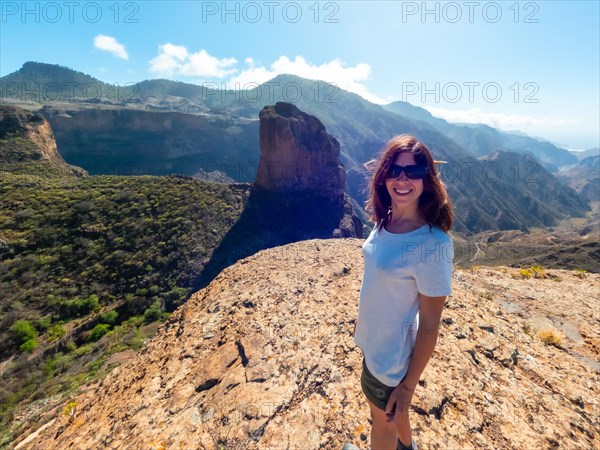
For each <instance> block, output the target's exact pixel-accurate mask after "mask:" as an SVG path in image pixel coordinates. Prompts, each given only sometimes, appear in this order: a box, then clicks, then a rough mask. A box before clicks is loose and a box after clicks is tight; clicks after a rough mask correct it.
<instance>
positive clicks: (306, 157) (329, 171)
mask: <svg viewBox="0 0 600 450" xmlns="http://www.w3.org/2000/svg"><path fill="white" fill-rule="evenodd" d="M259 117H260V163H259V166H258V173H257V175H256V181H255V184H256V185H257V186H260V187H262V188H264V189H266V190H268V191H293V190H300V191H311V190H312V191H316V192H318V193H320V194H321V195H323V196H324V197H328V198H332V199H337V198H339V197H340V196H342V195H343V193H344V192H345V191H346V176H345V172H344V166H343V165H342V163H341V162H340V144H339V142H338V141H337V139H335V138H334V137H333V136H331V135H330V134H328V133H327V130H325V126H324V125H323V124H322V123H321V122H320V121H319V119H317V118H316V117H313V116H311V115H309V114H306V113H304V112H302V111H300V110H299V109H298V108H297V107H296V106H295V105H293V104H291V103H284V102H279V103H277V104H275V105H271V106H265V107H264V108H263V110H262V111H261V112H260V115H259Z"/></svg>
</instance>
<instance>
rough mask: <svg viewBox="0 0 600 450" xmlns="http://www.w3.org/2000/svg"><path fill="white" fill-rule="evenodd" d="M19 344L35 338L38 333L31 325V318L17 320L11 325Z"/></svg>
mask: <svg viewBox="0 0 600 450" xmlns="http://www.w3.org/2000/svg"><path fill="white" fill-rule="evenodd" d="M10 331H12V332H13V334H14V335H15V337H16V338H17V341H18V342H19V344H24V343H25V342H27V341H30V340H35V338H36V337H37V335H38V332H37V330H36V329H35V328H34V327H33V325H31V323H30V322H29V320H17V321H16V322H15V323H13V324H12V326H11V327H10Z"/></svg>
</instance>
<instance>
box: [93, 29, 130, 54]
mask: <svg viewBox="0 0 600 450" xmlns="http://www.w3.org/2000/svg"><path fill="white" fill-rule="evenodd" d="M94 47H96V48H97V49H98V50H102V51H104V52H108V53H111V54H113V55H114V56H116V57H117V58H121V59H129V55H128V54H127V51H126V50H125V46H124V45H123V44H119V42H118V41H117V40H116V39H115V38H114V37H111V36H106V35H104V34H99V35H98V36H96V37H95V38H94Z"/></svg>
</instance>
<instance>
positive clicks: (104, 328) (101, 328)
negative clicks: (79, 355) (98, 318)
mask: <svg viewBox="0 0 600 450" xmlns="http://www.w3.org/2000/svg"><path fill="white" fill-rule="evenodd" d="M109 329H110V325H109V324H107V323H99V324H98V325H96V326H95V327H94V328H93V329H92V331H91V333H90V335H89V336H88V338H87V340H88V342H96V341H97V340H99V339H100V338H101V337H102V336H104V335H105V334H106V333H107V332H108V330H109Z"/></svg>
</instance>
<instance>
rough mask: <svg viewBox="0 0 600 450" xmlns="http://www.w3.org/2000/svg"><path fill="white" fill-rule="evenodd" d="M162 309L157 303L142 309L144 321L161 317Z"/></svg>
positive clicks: (151, 320) (148, 321) (153, 320)
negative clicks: (144, 309)
mask: <svg viewBox="0 0 600 450" xmlns="http://www.w3.org/2000/svg"><path fill="white" fill-rule="evenodd" d="M162 314H163V311H162V309H161V308H160V305H159V304H158V303H154V304H152V306H151V307H150V308H148V309H147V310H146V311H144V322H146V323H150V322H155V321H157V320H160V319H161V318H162Z"/></svg>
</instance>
